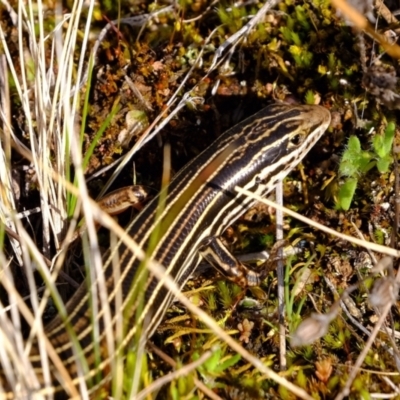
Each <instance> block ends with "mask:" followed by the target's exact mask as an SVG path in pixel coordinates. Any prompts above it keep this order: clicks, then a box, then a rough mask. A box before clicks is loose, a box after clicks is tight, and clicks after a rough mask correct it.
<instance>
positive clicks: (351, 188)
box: [338, 178, 357, 211]
mask: <svg viewBox="0 0 400 400" xmlns="http://www.w3.org/2000/svg"><path fill="white" fill-rule="evenodd" d="M356 187H357V179H356V178H349V179H347V180H346V181H345V182H344V184H343V185H342V186H340V189H339V194H338V197H339V200H338V202H339V206H340V208H342V209H343V210H345V211H347V210H348V209H349V208H350V204H351V202H352V201H353V197H354V193H355V191H356Z"/></svg>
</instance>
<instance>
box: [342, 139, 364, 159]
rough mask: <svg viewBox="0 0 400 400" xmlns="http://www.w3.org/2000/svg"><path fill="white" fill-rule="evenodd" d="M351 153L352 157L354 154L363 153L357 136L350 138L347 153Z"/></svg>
mask: <svg viewBox="0 0 400 400" xmlns="http://www.w3.org/2000/svg"><path fill="white" fill-rule="evenodd" d="M347 152H349V153H351V157H352V155H353V154H358V153H360V152H361V143H360V139H359V138H358V137H357V136H350V137H349V141H348V143H347V150H346V152H345V153H347Z"/></svg>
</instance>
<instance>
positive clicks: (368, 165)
mask: <svg viewBox="0 0 400 400" xmlns="http://www.w3.org/2000/svg"><path fill="white" fill-rule="evenodd" d="M394 133H395V124H394V123H393V122H389V123H388V124H387V126H386V129H385V130H384V132H383V133H382V134H377V135H375V136H374V138H373V140H372V149H371V150H370V151H367V150H362V148H361V143H360V140H359V139H358V137H357V136H350V138H349V141H348V144H347V149H346V150H345V152H344V153H343V156H342V159H341V161H340V165H339V175H340V176H341V177H344V178H345V180H344V182H343V183H342V184H341V185H340V187H339V192H338V199H337V203H336V205H337V207H338V208H339V209H342V210H345V211H347V210H348V209H349V208H350V205H351V202H352V200H353V197H354V193H355V191H356V188H357V184H358V180H359V178H360V176H361V175H362V174H365V173H367V172H368V171H369V170H370V169H372V168H373V167H375V166H376V168H377V169H378V171H379V172H380V173H381V174H384V173H386V172H388V170H389V167H390V164H391V163H392V162H393V157H392V155H391V151H392V146H393V139H394Z"/></svg>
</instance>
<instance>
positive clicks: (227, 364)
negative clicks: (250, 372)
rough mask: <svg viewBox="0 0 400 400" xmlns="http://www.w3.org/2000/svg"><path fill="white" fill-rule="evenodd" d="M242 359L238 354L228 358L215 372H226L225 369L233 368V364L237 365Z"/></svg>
mask: <svg viewBox="0 0 400 400" xmlns="http://www.w3.org/2000/svg"><path fill="white" fill-rule="evenodd" d="M241 358H242V356H241V355H240V354H235V355H234V356H232V357H229V358H228V359H227V360H225V361H224V362H223V363H221V364H220V365H219V366H218V368H217V371H218V372H222V371H224V370H226V369H227V368H230V367H233V366H234V365H235V364H237V363H238V362H239V361H240V359H241Z"/></svg>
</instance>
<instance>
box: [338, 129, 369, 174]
mask: <svg viewBox="0 0 400 400" xmlns="http://www.w3.org/2000/svg"><path fill="white" fill-rule="evenodd" d="M372 160H373V154H372V153H370V152H368V151H364V150H361V143H360V140H359V139H358V137H357V136H350V137H349V141H348V143H347V149H346V150H345V151H344V153H343V156H342V160H341V161H340V165H339V173H340V175H341V176H348V177H357V176H358V175H359V174H360V173H361V172H364V173H365V172H367V171H369V170H370V169H371V168H372V167H373V166H374V165H375V162H373V161H372Z"/></svg>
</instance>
